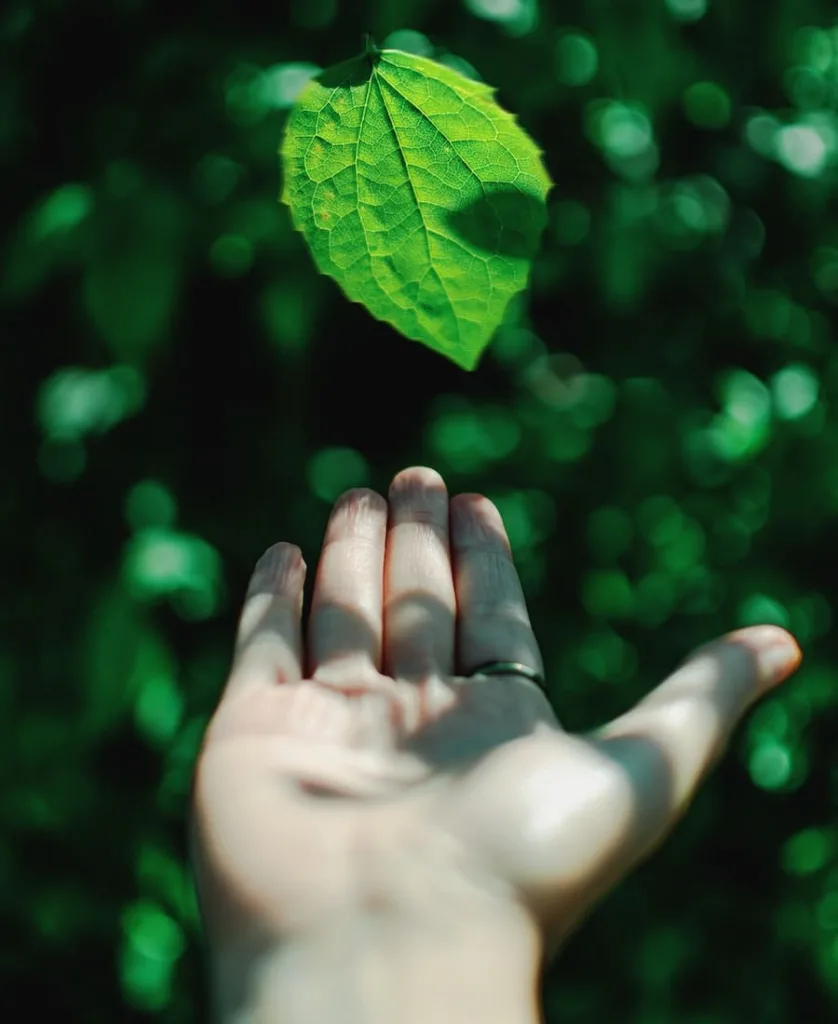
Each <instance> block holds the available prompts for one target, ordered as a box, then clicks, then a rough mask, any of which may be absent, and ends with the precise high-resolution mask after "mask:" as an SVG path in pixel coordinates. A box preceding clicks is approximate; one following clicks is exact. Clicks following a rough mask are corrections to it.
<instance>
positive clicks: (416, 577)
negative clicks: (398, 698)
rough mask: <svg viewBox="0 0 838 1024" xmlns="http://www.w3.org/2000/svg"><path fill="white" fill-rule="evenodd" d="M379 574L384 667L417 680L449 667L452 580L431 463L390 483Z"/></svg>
mask: <svg viewBox="0 0 838 1024" xmlns="http://www.w3.org/2000/svg"><path fill="white" fill-rule="evenodd" d="M389 499H390V521H389V525H388V532H387V552H386V559H385V574H384V667H385V671H386V672H387V673H388V674H390V675H392V676H394V677H401V678H404V679H410V680H416V681H418V680H421V679H424V678H427V677H428V676H430V675H434V674H441V675H451V674H453V671H454V616H455V601H454V581H453V578H452V575H451V561H450V555H449V541H448V492H447V491H446V489H445V483H444V482H443V480H442V477H441V476H440V475H439V474H438V473H436V472H434V470H432V469H424V468H422V467H416V468H413V469H406V470H404V471H403V472H401V473H399V474H398V476H396V477H395V479H394V480H393V483H392V484H391V485H390V495H389Z"/></svg>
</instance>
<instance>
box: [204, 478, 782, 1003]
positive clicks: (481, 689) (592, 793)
mask: <svg viewBox="0 0 838 1024" xmlns="http://www.w3.org/2000/svg"><path fill="white" fill-rule="evenodd" d="M304 573H305V567H304V565H303V562H302V559H301V555H300V552H299V550H298V549H297V548H295V547H293V546H291V545H288V544H279V545H276V546H275V547H274V548H272V549H270V551H268V552H267V553H266V555H265V556H264V557H263V558H262V559H261V560H260V562H259V563H258V565H257V567H256V570H255V572H254V576H253V580H252V582H251V586H250V589H249V593H248V597H247V600H246V603H245V606H244V610H243V613H242V618H241V625H240V630H239V637H238V641H237V648H236V654H235V659H234V665H233V669H232V671H231V674H230V678H229V681H228V684H227V687H226V689H225V692H224V695H223V697H222V699H221V702H220V704H219V707H218V709H217V711H216V713H215V715H214V717H213V719H212V722H211V723H210V726H209V728H208V731H207V735H206V738H205V744H204V747H203V750H202V753H201V755H200V759H199V763H198V767H197V772H196V782H195V790H194V821H195V830H194V834H195V840H196V841H195V851H196V867H197V874H198V883H199V891H200V895H201V902H202V909H203V912H204V915H205V920H206V924H207V929H208V934H209V939H210V944H211V946H212V948H213V949H214V951H215V953H216V956H217V962H218V963H220V964H222V967H220V968H219V970H220V971H221V973H222V974H224V975H225V976H228V977H229V979H231V980H229V982H228V981H224V982H222V983H221V987H222V988H224V989H229V990H232V989H237V987H242V989H244V988H246V987H247V986H251V985H252V983H251V982H250V981H242V980H240V979H241V977H242V975H244V974H247V972H248V966H247V965H248V962H249V961H251V960H253V959H254V958H256V959H259V958H263V959H264V958H267V959H268V960H270V962H271V963H272V965H273V966H272V971H273V974H274V975H275V976H277V977H286V974H287V975H288V977H291V975H293V976H294V977H297V978H302V977H304V976H305V970H303V968H302V967H301V964H308V965H309V966H310V965H311V964H318V963H319V964H320V967H319V968H312V970H314V971H315V975H313V976H310V977H309V980H308V981H307V982H306V983H305V984H304V983H303V982H302V981H299V983H298V984H297V983H295V982H293V981H288V982H285V983H284V984H286V985H290V986H291V989H293V991H294V995H293V996H289V995H288V994H287V992H286V993H284V994H283V992H280V993H279V994H276V995H275V996H273V997H271V998H272V999H273V1001H274V1002H275V1003H276V1004H277V1005H279V1004H282V1006H283V1007H285V1008H286V1009H287V1008H288V1007H301V1006H306V1007H308V1009H307V1010H306V1011H305V1012H302V1011H301V1012H300V1013H299V1015H298V1016H297V1017H296V1018H295V1011H293V1010H289V1011H288V1013H287V1019H289V1020H292V1021H293V1020H294V1019H300V1020H321V1019H323V1020H326V1019H331V1020H336V1019H338V1018H337V1017H336V1016H335V1010H334V1008H332V1009H329V1007H328V1006H327V1005H326V1004H325V1003H324V1004H322V1005H321V1004H320V1003H318V1002H317V1000H318V999H321V998H322V999H325V998H326V997H325V995H323V992H322V985H321V989H320V991H319V993H312V991H310V989H311V986H312V985H314V987H315V989H316V988H317V981H316V972H317V970H320V971H321V973H322V972H323V971H324V970H325V964H326V963H329V964H331V965H332V966H331V967H330V968H329V971H330V972H331V974H330V975H329V976H330V978H331V980H332V981H334V977H335V974H334V972H335V971H336V970H337V968H336V966H335V964H337V963H341V964H343V965H344V967H345V969H346V970H347V971H350V970H354V969H356V968H354V967H351V965H350V961H355V962H358V963H360V962H367V961H366V960H365V959H364V956H365V954H368V956H369V957H370V958H371V960H370V962H372V961H375V960H376V958H380V960H381V962H382V963H389V962H390V959H391V958H392V956H393V950H394V949H403V948H404V944H405V943H407V944H408V945H409V946H410V948H411V949H412V948H414V946H415V944H416V943H417V942H420V940H421V936H423V935H424V936H425V937H426V941H427V942H429V943H430V944H431V947H432V946H433V943H434V942H437V943H438V942H439V941H440V940H439V935H438V934H436V932H435V929H434V926H435V925H439V926H440V927H442V923H443V922H447V924H446V927H454V928H455V931H456V934H457V935H458V944H459V945H460V946H461V947H462V948H464V949H466V948H472V949H474V948H475V946H476V948H477V949H478V950H479V951H480V955H479V957H478V962H477V963H476V964H475V965H474V968H475V972H474V977H473V978H472V973H470V968H469V966H468V965H467V964H466V965H465V966H464V965H463V963H462V962H458V964H457V967H456V975H457V980H456V981H454V980H453V975H452V979H449V981H448V982H447V983H446V984H449V986H450V985H452V984H455V985H457V986H459V987H460V988H464V989H467V987H468V985H469V981H468V980H466V979H468V978H471V979H472V982H473V984H474V985H477V986H479V985H484V986H485V984H486V983H487V982H488V981H489V980H490V976H491V974H492V970H493V968H492V966H491V964H492V963H494V961H495V960H497V964H498V965H501V964H503V963H505V964H507V965H509V964H510V963H512V964H515V963H519V965H520V971H521V975H522V977H521V980H520V982H515V983H514V984H512V988H515V989H516V991H519V990H521V991H522V990H525V989H526V986H527V985H528V984H531V981H532V976H533V974H534V972H537V969H538V964H539V961H540V959H541V956H542V949H543V945H542V944H546V946H547V948H548V949H555V948H556V947H557V946H558V945H559V944H560V943H561V941H562V940H563V939H564V938H565V937H566V936H567V935H568V934H569V932H570V931H571V930H572V929H573V927H574V926H575V925H576V924H578V922H579V921H580V920H581V919H582V917H583V916H584V915H585V913H586V912H587V911H588V910H589V909H590V907H591V906H592V905H593V903H594V902H595V901H596V900H597V899H598V898H599V897H600V896H602V895H603V894H604V893H605V892H606V891H607V890H608V889H609V888H611V887H612V886H613V885H614V884H615V883H616V882H617V881H618V880H619V879H620V878H621V877H622V876H623V875H625V873H626V872H627V871H628V870H629V869H630V868H631V867H632V866H633V865H635V864H636V863H637V862H638V860H639V859H641V858H642V857H643V856H645V855H646V854H648V853H649V852H650V851H651V850H652V849H654V848H655V846H656V845H657V844H658V843H659V842H660V841H661V840H662V839H663V838H664V837H665V835H666V834H667V833H668V832H669V830H670V829H671V828H672V826H673V825H674V824H675V822H676V821H677V820H678V818H679V817H680V816H681V814H682V813H683V812H684V810H685V808H686V807H687V805H688V803H689V801H690V799H691V797H692V796H693V794H694V792H695V790H696V788H697V786H698V785H699V783H700V782H701V781H702V780H703V778H704V777H705V775H706V774H707V772H708V770H709V769H710V767H711V766H712V765H713V763H714V762H715V761H716V760H717V758H718V757H719V756H720V754H721V753H722V752H723V749H724V747H725V745H726V742H727V740H728V738H729V736H730V734H731V732H732V730H733V729H734V727H735V726H736V724H737V723H738V721H739V720H740V719H741V717H742V715H743V714H744V713H745V711H746V710H747V709H748V708H749V707H750V706H751V705H752V704H753V703H754V702H755V701H756V700H757V699H758V698H759V697H761V696H762V695H763V694H764V693H765V692H766V691H767V690H768V689H770V688H771V687H772V686H773V685H775V684H776V683H778V682H780V681H781V680H782V679H784V678H786V677H787V676H788V675H789V674H790V673H791V672H792V671H793V670H794V669H795V668H796V667H797V665H798V663H799V660H800V652H799V649H798V648H797V645H796V644H795V642H794V641H793V639H792V638H791V637H790V636H789V634H788V633H786V632H785V631H783V630H781V629H779V628H777V627H773V626H759V627H753V628H751V629H746V630H740V631H738V632H736V633H732V634H729V635H728V636H726V637H724V638H722V639H720V640H717V641H715V642H714V643H712V644H709V645H707V646H705V647H702V648H701V649H700V650H698V651H697V652H695V653H694V654H693V655H692V656H691V657H690V658H689V659H688V660H687V661H686V662H684V663H683V664H682V665H681V666H680V667H679V668H678V669H677V670H676V671H675V672H674V674H673V675H671V676H670V677H669V678H668V679H667V680H665V681H664V682H663V683H661V684H660V685H659V686H658V687H657V688H656V689H655V690H653V691H652V692H651V693H650V694H649V695H648V696H647V697H645V698H644V699H643V700H642V701H641V702H640V703H639V704H638V705H637V706H636V707H634V708H633V709H631V710H630V711H628V712H627V713H626V714H624V715H622V716H621V717H619V718H617V719H616V720H614V721H612V722H611V723H609V724H608V725H606V726H604V727H602V728H601V729H598V730H596V731H595V732H593V733H590V734H588V735H579V736H576V735H570V734H568V733H566V732H564V731H563V730H562V728H561V726H560V725H559V723H558V722H557V720H556V717H555V715H554V713H553V710H552V709H551V706H550V703H549V701H548V700H547V697H546V696H545V694H544V693H543V692H542V691H541V690H540V689H539V688H538V687H537V686H535V685H534V684H533V683H532V682H530V681H528V680H526V679H524V678H522V677H520V676H517V675H508V676H483V675H477V676H472V675H471V673H473V672H474V670H475V669H476V668H477V667H478V666H481V665H484V664H485V663H487V662H493V661H506V662H520V663H523V664H524V665H528V666H531V667H532V668H533V669H534V670H536V671H537V672H540V671H541V667H542V666H541V656H540V653H539V648H538V644H537V642H536V639H535V637H534V636H533V633H532V630H531V628H530V624H529V618H528V614H527V609H526V603H525V600H524V596H523V593H522V590H521V586H520V583H519V580H518V576H517V573H516V571H515V568H514V566H513V562H512V558H511V555H510V550H509V544H508V540H507V537H506V532H505V529H504V526H503V523H502V520H501V517H500V515H499V513H498V512H497V510H496V509H495V507H494V506H493V505H492V504H491V503H490V502H489V501H488V500H486V499H485V498H481V497H479V496H477V495H459V496H458V497H456V498H453V499H452V500H451V501H450V502H449V500H448V496H447V494H446V491H445V486H444V483H443V481H442V480H441V478H440V477H439V476H438V475H437V474H436V473H434V472H433V471H431V470H427V469H410V470H406V471H404V472H403V473H401V474H399V475H398V476H397V477H396V478H395V480H394V481H393V484H392V486H391V489H390V494H389V500H388V502H385V501H384V499H383V498H381V497H380V496H378V495H376V494H373V493H372V492H365V491H355V492H350V493H348V494H346V495H344V496H343V497H342V498H341V499H340V500H339V501H338V502H337V504H336V506H335V509H334V511H333V513H332V516H331V519H330V521H329V524H328V527H327V530H326V536H325V540H324V544H323V549H322V552H321V555H320V561H319V565H318V569H317V576H316V580H315V585H314V593H313V599H312V606H311V613H310V616H309V620H308V624H307V633H306V638H305V642H304V640H303V632H302V627H301V607H302V589H303V578H304ZM560 688H561V682H560V681H557V682H556V683H555V684H554V691H555V692H560ZM382 915H383V916H384V917H386V919H387V921H388V923H389V927H388V929H387V930H386V931H383V932H377V931H376V930H375V929H374V928H371V927H370V921H371V920H379V919H380V918H381V917H382ZM435 936H436V937H435ZM376 944H377V945H376ZM280 949H285V950H294V951H295V952H294V953H292V954H288V955H291V956H292V959H293V962H294V963H295V965H296V966H295V967H294V969H293V971H292V970H291V968H290V967H288V968H287V971H286V967H285V966H283V963H284V962H283V960H282V957H283V956H285V954H279V953H278V954H277V957H278V958H279V959H278V961H277V960H276V959H275V958H274V955H273V953H272V951H276V950H280ZM338 950H343V953H345V954H346V956H345V957H344V956H343V955H342V954H339V953H338ZM522 950H523V951H524V952H521V951H522ZM324 951H327V952H324ZM516 951H517V952H516ZM426 954H427V956H428V957H431V958H432V957H433V950H432V948H430V947H429V948H428V949H427V950H426ZM413 955H414V958H415V956H420V955H421V954H420V953H415V954H413ZM295 957H296V959H294V958H295ZM323 957H325V961H323V959H322V958H323ZM318 958H320V959H318ZM429 962H430V961H429ZM224 965H226V966H224ZM341 969H344V968H341ZM411 969H412V968H411ZM429 970H430V969H429ZM498 970H502V968H501V967H500V966H498ZM507 970H508V968H507ZM408 973H409V971H408ZM398 975H399V968H398V966H397V964H396V963H393V964H392V970H391V972H390V980H388V981H386V982H381V984H383V985H384V987H385V988H387V986H388V985H389V986H394V993H395V996H396V998H398V996H399V994H401V995H403V993H404V986H405V985H408V986H409V980H406V979H405V978H404V977H401V978H400V977H399V976H398ZM312 978H314V980H312ZM260 984H261V983H260ZM271 984H273V982H272V983H271ZM295 984H297V988H295ZM301 986H302V987H301ZM506 987H507V988H508V987H509V986H506ZM298 988H299V989H300V991H297V989H298ZM280 989H282V985H280ZM350 989H352V990H353V991H354V990H355V989H357V986H355V987H354V988H353V986H352V985H351V984H350V983H349V982H348V981H347V984H346V986H345V990H346V991H349V990H350ZM343 990H344V989H341V991H343ZM283 991H284V990H283ZM365 991H366V990H365ZM504 991H506V988H505V989H504ZM379 995H380V993H379ZM220 998H221V999H222V1002H223V1001H225V1000H226V1001H227V1002H228V1003H229V1004H230V1005H231V1006H232V1005H234V1004H235V1005H239V1004H241V1003H242V1002H243V1001H247V1000H248V999H250V998H252V996H251V995H245V994H243V992H239V993H237V994H235V995H230V996H225V995H223V994H222V995H221V997H220ZM371 998H372V997H371ZM375 998H378V996H376V997H375ZM383 998H384V997H383V996H382V997H381V999H382V1000H383ZM447 998H448V1003H446V1004H445V1005H450V999H451V996H450V993H449V996H448V997H447ZM458 998H459V997H458ZM463 998H467V993H466V995H465V996H463ZM502 998H503V996H498V995H497V994H493V995H492V996H491V997H489V1002H490V1003H491V1005H492V1006H493V1007H495V1008H497V1006H498V1005H499V999H500V1000H502ZM311 999H314V1000H315V1003H316V1007H315V1008H314V1009H313V1008H312V1006H310V1005H309V1003H307V1002H306V1000H309V1001H310V1000H311ZM373 1001H375V1000H373ZM381 1005H383V1002H382V1004H381ZM394 1005H397V1003H396V1004H394ZM344 1009H345V1007H344ZM390 1012H391V1011H389V1010H386V1011H385V1010H382V1016H381V1019H388V1017H387V1014H388V1013H390ZM430 1012H434V1011H430ZM469 1012H470V1011H469ZM481 1012H483V1011H482V1010H481ZM260 1019H261V1018H260ZM282 1019H286V1018H285V1017H284V1016H283V1017H282ZM353 1019H354V1018H353ZM369 1019H378V1018H376V1017H374V1015H373V1016H372V1017H370V1018H369ZM389 1019H390V1020H392V1019H400V1020H405V1019H406V1018H405V1015H404V1013H403V1012H401V1013H400V1014H397V1015H396V1016H390V1017H389ZM416 1019H417V1020H418V1019H421V1018H420V1017H417V1018H416ZM425 1019H427V1018H425ZM436 1019H437V1020H442V1019H444V1016H443V1017H440V1016H439V1015H438V1014H437V1017H436ZM451 1019H463V1020H465V1019H472V1018H471V1017H470V1016H462V1017H461V1018H455V1017H452V1018H451ZM475 1019H476V1018H475ZM496 1019H502V1018H501V1017H498V1018H496ZM518 1019H520V1018H518Z"/></svg>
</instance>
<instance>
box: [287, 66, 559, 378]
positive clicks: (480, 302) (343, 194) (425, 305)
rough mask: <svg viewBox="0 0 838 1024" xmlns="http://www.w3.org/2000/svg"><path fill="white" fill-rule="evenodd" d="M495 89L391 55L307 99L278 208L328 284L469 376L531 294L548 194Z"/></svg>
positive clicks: (296, 122) (534, 155)
mask: <svg viewBox="0 0 838 1024" xmlns="http://www.w3.org/2000/svg"><path fill="white" fill-rule="evenodd" d="M493 96H494V91H493V90H492V89H490V88H489V87H488V86H486V85H484V84H482V83H480V82H475V81H472V80H471V79H468V78H465V77H463V76H462V75H460V74H459V73H457V72H456V71H453V70H452V69H451V68H448V67H445V66H444V65H441V64H437V63H435V62H434V61H431V60H428V59H427V58H424V57H417V56H414V55H413V54H407V53H402V52H400V51H398V50H383V51H379V52H372V53H368V54H365V55H364V56H363V57H361V58H359V59H358V60H353V61H348V62H346V63H344V64H341V65H338V66H337V67H335V68H332V69H331V70H329V71H327V72H325V73H324V74H323V75H322V76H321V77H320V78H318V79H315V80H313V81H312V82H311V83H309V85H308V86H307V87H306V88H305V90H304V91H303V93H302V94H301V96H300V99H299V101H298V103H297V106H296V107H295V109H294V111H293V113H292V115H291V118H290V120H289V122H288V126H287V129H286V133H285V138H284V140H283V144H282V150H281V152H282V160H283V169H284V187H283V192H282V201H283V202H285V203H287V204H288V206H289V207H290V208H291V215H292V218H293V221H294V226H295V227H296V228H297V229H298V230H299V231H301V232H302V233H303V235H304V237H305V239H306V241H307V242H308V245H309V247H310V249H311V252H312V255H313V256H314V260H315V262H316V263H317V266H318V267H319V269H320V270H321V272H322V273H324V274H328V275H329V276H330V277H333V278H334V279H335V280H336V281H337V282H338V284H339V285H340V286H341V288H342V289H343V290H344V292H345V293H346V295H347V296H348V297H349V298H350V299H351V300H352V301H353V302H360V303H363V305H365V306H366V308H367V309H368V310H369V312H370V313H371V314H372V315H373V316H374V317H376V318H378V319H379V320H385V321H387V323H390V324H392V325H393V326H394V327H395V328H396V329H397V330H399V331H401V333H402V334H404V335H405V336H406V337H408V338H412V339H414V340H416V341H421V342H423V343H424V344H425V345H428V346H429V347H430V348H432V349H434V350H436V351H437V352H440V353H442V354H443V355H445V356H447V357H448V358H449V359H452V360H453V361H454V362H455V363H457V364H459V365H460V366H462V367H464V368H465V369H467V370H471V369H474V367H475V366H476V365H477V362H478V360H479V358H480V354H481V353H482V351H483V349H484V348H485V347H486V345H488V343H489V341H490V340H491V337H492V335H493V334H494V332H495V330H496V328H497V327H498V325H499V324H500V323H501V321H502V319H503V315H504V311H505V309H506V307H507V305H508V304H509V301H510V299H512V298H513V296H515V295H516V294H517V293H518V292H520V291H521V290H522V289H523V288H525V287H526V284H527V278H528V276H529V271H530V265H531V262H532V258H533V256H534V255H535V252H536V249H537V247H538V241H539V236H540V234H541V231H542V229H543V227H544V225H545V222H546V205H545V199H546V196H547V192H548V191H549V189H550V187H551V182H550V179H549V177H548V175H547V172H546V170H545V169H544V165H543V163H542V161H541V156H540V153H539V150H538V149H537V147H536V145H535V143H534V142H533V141H532V139H530V138H529V136H528V135H527V134H526V133H525V132H524V131H523V130H522V129H521V128H520V127H519V126H518V125H517V124H516V122H515V119H514V117H513V116H512V115H511V114H509V113H508V112H507V111H505V110H502V109H501V108H500V107H499V106H498V105H497V103H496V102H495V100H494V98H493Z"/></svg>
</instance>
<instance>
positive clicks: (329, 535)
mask: <svg viewBox="0 0 838 1024" xmlns="http://www.w3.org/2000/svg"><path fill="white" fill-rule="evenodd" d="M386 536H387V503H386V502H385V500H384V499H383V498H382V497H381V496H380V495H378V494H376V493H375V492H374V491H366V490H356V491H349V492H348V493H346V494H344V495H343V496H342V497H341V498H340V499H339V500H338V502H337V503H336V505H335V508H334V511H333V512H332V515H331V518H330V519H329V523H328V526H327V527H326V536H325V539H324V541H323V550H322V552H321V554H320V561H319V563H318V566H317V578H316V580H315V585H314V594H313V597H312V605H311V615H310V618H309V626H308V653H309V666H308V667H309V672H310V674H311V675H312V676H313V678H315V679H318V680H321V681H324V682H332V683H341V684H348V683H360V682H362V681H363V680H364V679H365V678H366V679H368V678H369V677H370V676H371V675H372V674H374V673H376V672H378V671H379V670H380V668H381V641H382V621H381V616H382V590H383V574H384V545H385V540H386Z"/></svg>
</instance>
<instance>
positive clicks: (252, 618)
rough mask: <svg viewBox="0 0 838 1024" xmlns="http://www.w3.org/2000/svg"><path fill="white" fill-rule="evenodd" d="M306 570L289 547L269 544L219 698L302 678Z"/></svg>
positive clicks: (295, 550)
mask: <svg viewBox="0 0 838 1024" xmlns="http://www.w3.org/2000/svg"><path fill="white" fill-rule="evenodd" d="M305 573H306V566H305V562H304V561H303V558H302V554H301V552H300V549H299V548H298V547H296V546H295V545H293V544H285V543H280V544H275V545H274V546H273V547H271V548H269V549H268V550H267V551H266V552H265V554H264V555H262V557H261V558H260V559H259V561H258V562H257V563H256V568H255V569H254V570H253V576H252V577H251V580H250V585H249V586H248V590H247V597H246V598H245V603H244V608H243V609H242V614H241V618H240V619H239V629H238V636H237V638H236V651H235V656H234V660H233V668H232V671H231V672H230V678H229V680H228V682H227V687H226V689H225V697H226V696H228V695H230V694H233V693H236V692H238V691H240V690H242V689H245V688H247V687H250V686H266V685H268V686H270V685H273V684H276V683H287V682H296V681H298V680H299V679H300V678H302V663H303V644H302V628H301V616H302V602H303V582H304V581H305Z"/></svg>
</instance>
